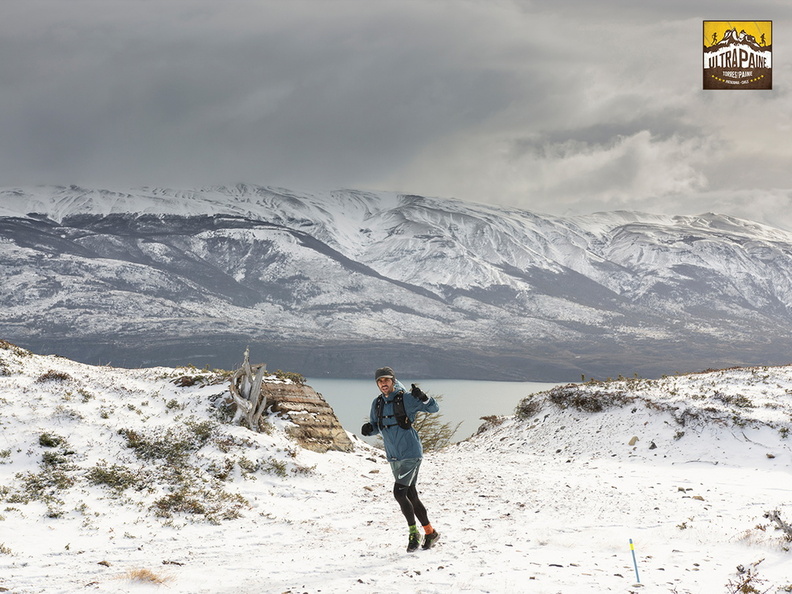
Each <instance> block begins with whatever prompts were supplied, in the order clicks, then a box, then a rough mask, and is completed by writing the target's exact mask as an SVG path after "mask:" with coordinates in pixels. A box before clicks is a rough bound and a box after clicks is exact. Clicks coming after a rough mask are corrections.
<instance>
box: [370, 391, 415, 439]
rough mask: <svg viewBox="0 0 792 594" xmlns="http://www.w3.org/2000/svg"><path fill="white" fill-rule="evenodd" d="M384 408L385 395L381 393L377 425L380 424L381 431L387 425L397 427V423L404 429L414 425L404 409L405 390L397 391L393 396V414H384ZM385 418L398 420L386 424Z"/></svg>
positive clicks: (378, 402)
mask: <svg viewBox="0 0 792 594" xmlns="http://www.w3.org/2000/svg"><path fill="white" fill-rule="evenodd" d="M384 408H385V396H383V395H381V394H380V397H379V398H377V425H378V426H379V429H380V431H382V430H383V429H385V428H386V427H396V426H397V425H398V426H399V427H401V428H402V429H409V428H410V427H412V421H410V418H409V417H408V416H407V412H406V411H405V410H404V392H397V393H396V395H395V396H394V397H393V414H392V415H387V416H385V415H383V414H382V411H383V409H384ZM385 419H395V420H396V422H395V423H392V424H390V425H386V424H385Z"/></svg>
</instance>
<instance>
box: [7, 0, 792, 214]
mask: <svg viewBox="0 0 792 594" xmlns="http://www.w3.org/2000/svg"><path fill="white" fill-rule="evenodd" d="M735 17H736V18H738V19H740V20H745V21H748V20H772V21H773V41H777V43H776V44H774V48H773V63H774V71H773V83H774V84H773V89H772V90H768V91H744V90H743V91H705V90H703V89H702V50H703V42H702V40H703V21H704V20H727V19H730V18H735ZM789 31H792V3H789V2H786V1H784V0H756V1H751V2H732V1H728V0H726V1H725V0H705V1H699V2H691V1H689V0H685V1H682V0H668V1H663V2H660V1H649V2H635V1H634V0H600V1H599V2H596V3H593V2H590V1H589V0H534V1H531V0H421V1H414V0H412V1H411V0H395V1H394V0H378V1H377V2H371V1H369V0H288V1H287V0H282V1H281V0H256V1H252V0H250V1H245V0H239V1H237V0H234V1H228V2H217V1H216V0H70V1H69V2H63V1H62V0H3V3H2V18H0V55H2V56H3V59H2V60H0V84H1V85H2V89H3V91H2V93H0V186H3V187H9V186H31V185H44V184H57V185H69V184H77V185H84V186H88V187H109V188H119V187H121V188H128V187H141V186H167V187H189V188H195V187H202V186H208V185H224V184H235V183H249V184H261V185H271V186H280V187H287V188H290V189H293V190H298V191H301V190H302V191H314V190H333V189H342V188H349V189H363V190H377V191H396V192H405V193H414V194H421V195H427V196H437V197H445V198H459V199H462V200H466V201H472V202H481V203H490V204H496V205H503V206H510V207H517V208H523V209H527V210H531V211H534V212H538V213H544V214H559V215H570V214H587V213H591V212H597V211H608V210H617V209H634V210H643V211H647V212H658V213H666V214H698V213H701V212H710V211H712V212H719V213H725V214H733V215H736V216H743V217H747V218H751V219H754V220H759V221H763V222H769V223H772V224H777V225H779V226H785V227H787V228H790V229H792V215H787V214H786V211H792V209H790V208H789V206H790V204H791V203H792V167H790V166H789V162H790V158H792V142H790V140H789V133H790V128H791V126H790V124H791V123H792V99H791V98H790V73H791V72H792V69H791V68H790V57H791V56H790V51H792V50H790V47H792V46H791V45H790V44H789V43H787V42H786V39H787V32H789Z"/></svg>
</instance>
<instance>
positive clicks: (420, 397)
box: [410, 384, 429, 402]
mask: <svg viewBox="0 0 792 594" xmlns="http://www.w3.org/2000/svg"><path fill="white" fill-rule="evenodd" d="M410 394H412V395H413V396H415V397H416V398H417V399H418V400H420V401H421V402H426V401H427V400H429V396H427V395H426V394H424V391H423V390H421V388H419V387H418V386H416V385H415V384H413V385H412V390H410Z"/></svg>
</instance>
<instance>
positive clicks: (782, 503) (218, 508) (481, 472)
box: [0, 342, 792, 594]
mask: <svg viewBox="0 0 792 594" xmlns="http://www.w3.org/2000/svg"><path fill="white" fill-rule="evenodd" d="M183 376H186V377H191V378H195V379H196V380H197V381H196V383H195V385H192V386H186V387H180V386H179V385H177V384H176V383H174V380H175V379H177V378H180V377H183ZM215 377H216V373H215V372H209V371H206V370H197V369H194V368H179V369H171V368H164V367H157V368H150V369H137V370H125V369H117V368H112V367H93V366H88V365H83V364H79V363H76V362H72V361H69V360H67V359H63V358H59V357H50V356H39V355H34V354H30V353H28V352H27V351H24V350H22V349H18V348H16V347H13V346H12V345H10V344H8V343H2V342H0V411H1V412H0V591H10V592H14V593H18V594H29V593H38V592H46V593H55V592H63V593H66V592H69V593H73V592H83V591H84V592H122V593H125V592H130V593H142V592H168V593H181V592H184V593H192V594H194V593H203V592H205V593H210V592H211V593H229V594H230V593H235V594H236V593H248V592H251V593H252V592H273V593H285V592H289V593H293V594H296V593H298V592H300V593H302V592H309V593H312V594H313V593H317V592H325V593H343V592H355V593H358V592H359V593H363V592H365V593H372V592H420V593H425V594H430V593H438V594H439V593H443V594H445V593H448V592H509V593H511V592H531V593H548V594H549V593H553V594H555V593H558V592H562V593H577V592H663V593H666V592H676V593H705V594H708V593H712V592H724V591H730V592H733V591H734V588H732V589H731V590H727V588H726V585H727V584H728V583H730V582H731V583H732V584H737V583H739V580H745V579H747V578H746V576H747V575H749V574H748V573H743V574H738V570H737V567H738V566H742V567H743V568H744V569H745V571H746V572H749V571H750V572H752V573H753V574H754V575H756V576H757V577H756V578H754V579H755V580H756V579H758V580H765V581H764V582H761V583H760V582H758V581H754V582H753V585H754V586H757V587H758V591H765V590H766V589H767V590H768V591H770V592H774V593H775V592H788V591H790V589H792V569H790V568H792V564H790V561H791V560H792V553H791V552H790V551H789V549H790V546H791V544H792V543H790V542H789V540H786V539H785V538H784V536H783V533H782V532H781V531H780V530H776V529H775V526H774V525H773V524H772V523H771V522H770V521H769V520H768V519H766V518H765V517H764V514H765V513H767V512H769V511H772V510H778V511H779V512H780V515H781V518H783V519H784V520H786V521H787V522H789V521H790V520H792V503H790V501H791V500H792V497H791V496H792V477H791V475H790V471H792V447H791V446H790V440H789V438H787V435H788V433H789V429H790V428H791V427H790V425H792V396H790V394H792V367H767V368H764V367H761V368H748V369H731V370H721V371H712V372H708V373H702V374H695V375H685V376H674V377H667V378H662V379H660V380H652V381H650V380H639V379H631V380H628V379H619V380H617V381H609V382H587V383H585V384H575V385H572V386H568V387H558V388H556V389H554V390H552V391H550V392H545V393H541V394H537V395H534V396H532V397H531V398H529V399H527V400H526V401H524V402H523V404H521V406H520V407H518V411H519V413H520V414H519V415H516V416H509V417H499V418H495V419H493V420H492V421H491V422H489V423H488V425H487V426H486V428H485V429H484V430H483V431H482V432H480V433H479V434H478V435H476V436H473V437H471V438H470V439H468V440H466V441H463V442H461V443H459V444H455V445H452V446H449V447H448V448H446V449H444V450H442V451H439V452H428V453H427V454H426V457H425V459H424V463H423V466H422V467H421V478H420V480H419V490H420V491H421V497H422V499H423V501H424V502H425V504H426V505H427V508H428V510H429V514H430V519H431V521H432V524H433V525H434V526H435V528H436V529H437V530H438V531H439V532H440V534H441V539H440V541H439V542H438V544H437V546H436V547H435V548H433V549H431V550H428V551H422V550H419V551H417V552H416V553H412V554H410V553H407V552H406V551H405V547H406V543H407V530H406V525H404V520H403V518H402V516H401V514H400V513H399V511H398V508H397V505H396V503H395V501H394V500H393V497H392V494H391V488H392V477H391V475H390V472H389V469H388V466H387V464H386V462H385V460H384V459H383V457H382V455H381V453H380V451H379V450H377V449H376V448H373V447H371V446H368V445H367V444H365V443H363V442H362V441H357V440H356V448H355V450H354V451H353V452H350V453H342V452H328V453H324V454H320V453H315V452H310V451H307V450H304V449H301V448H300V447H298V446H297V445H296V444H295V443H294V442H291V441H289V439H288V438H287V437H286V435H285V432H284V427H285V424H286V422H285V421H284V420H283V419H279V418H277V417H270V430H269V432H267V433H261V434H256V433H253V432H251V431H248V430H247V429H244V428H242V427H238V426H233V425H231V424H229V423H227V422H224V421H223V418H222V416H221V415H220V414H219V410H220V408H218V403H220V402H222V400H223V398H224V395H225V393H226V391H227V388H226V384H225V383H224V382H222V381H220V382H219V383H213V378H215ZM270 379H271V380H272V381H276V380H275V378H270ZM187 383H189V382H187ZM592 395H593V396H592ZM213 403H214V404H213ZM597 403H599V404H603V405H604V410H602V411H597V412H593V409H594V408H597V406H599V404H597ZM368 405H369V403H368V402H361V403H360V406H361V409H362V410H367V409H368ZM209 429H211V432H210V433H208V431H209ZM168 431H170V433H167V432H168ZM132 435H137V436H146V435H148V436H149V437H151V436H152V435H159V436H162V435H167V436H168V437H169V439H165V440H160V441H159V442H157V443H156V444H154V442H153V441H151V440H150V442H149V445H150V446H152V447H153V445H152V444H154V445H156V446H157V447H159V448H167V447H169V446H174V447H175V446H176V445H178V444H182V445H183V446H184V449H183V450H182V451H181V453H179V455H176V453H172V454H173V456H172V457H171V458H167V456H170V455H171V454H165V453H162V452H159V454H156V452H155V454H156V455H155V454H152V451H153V450H152V451H148V454H149V457H148V458H145V457H141V456H140V455H136V454H135V451H137V450H135V449H134V448H132V447H130V445H129V444H130V443H131V440H129V439H127V437H128V436H132ZM186 435H187V436H190V437H191V439H193V440H195V439H198V437H199V436H201V435H202V436H203V440H199V442H198V443H196V442H195V441H193V442H189V443H188V441H189V440H187V441H184V439H183V438H184V437H185V436H186ZM42 436H45V437H46V438H45V437H42ZM125 436H127V437H125ZM48 440H49V441H48ZM53 440H54V441H53ZM58 440H60V442H58ZM47 444H48V445H47ZM631 444H632V445H631ZM184 450H186V453H185V451H184ZM140 452H146V450H142V449H141V450H140ZM140 452H139V453H140ZM174 452H175V450H174ZM182 454H183V455H182ZM157 456H160V457H157ZM47 461H48V462H47ZM47 464H49V465H48V466H46V465H47ZM45 466H46V468H45ZM114 467H115V468H116V470H117V469H118V468H121V467H123V468H126V469H128V471H130V472H131V473H132V478H130V480H132V479H134V480H135V481H136V482H134V485H135V486H133V487H129V488H126V489H123V490H115V489H113V488H111V487H110V486H108V485H107V484H101V483H99V484H92V483H91V482H90V481H89V480H88V478H87V477H88V476H90V473H91V471H92V470H93V471H94V472H95V471H96V469H97V468H104V469H105V470H107V469H112V468H114ZM179 470H181V471H183V474H182V475H179V473H178V472H177V471H179ZM221 475H222V476H221ZM54 476H61V477H62V478H63V477H64V476H65V477H71V478H72V479H73V480H74V483H73V484H72V486H70V487H58V488H56V487H53V486H52V485H50V486H49V487H44V488H42V485H41V482H40V481H43V480H45V479H46V478H47V477H49V478H52V477H54ZM118 476H121V474H118ZM188 476H192V479H193V482H192V483H190V479H189V478H187V477H188ZM174 477H175V478H174ZM34 479H37V480H38V481H39V482H38V483H37V482H36V480H34ZM180 481H181V482H180ZM185 484H191V487H190V489H193V491H192V493H193V495H196V494H197V495H201V494H202V495H203V499H199V500H198V501H193V504H194V505H195V506H197V503H203V504H205V508H206V510H210V511H207V512H206V513H203V514H202V513H188V512H186V511H174V509H173V508H171V509H166V510H164V514H163V515H160V516H158V515H157V514H156V513H155V509H156V508H155V509H152V505H153V504H154V503H155V502H157V501H159V502H162V501H165V500H166V498H167V496H168V495H169V494H172V493H182V494H183V493H184V491H183V490H180V489H181V487H183V486H184V485H185ZM37 489H38V490H37ZM188 490H189V489H188ZM219 494H224V496H223V497H220V496H219ZM25 495H26V496H27V500H26V498H25ZM239 496H241V498H243V499H244V501H243V500H242V499H239ZM196 498H197V497H196ZM193 511H195V509H194V508H193ZM224 514H225V515H227V516H229V519H223V518H222V516H223V515H224ZM237 515H238V517H234V516H237ZM631 539H632V541H633V542H634V543H635V558H636V565H637V570H638V575H636V567H635V566H634V565H633V560H632V556H631V551H630V544H629V543H630V540H631ZM757 563H758V564H757ZM753 564H757V565H755V566H753ZM639 580H640V581H639ZM759 586H761V587H759ZM745 591H749V590H745Z"/></svg>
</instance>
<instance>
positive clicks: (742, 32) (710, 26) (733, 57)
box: [704, 21, 773, 90]
mask: <svg viewBox="0 0 792 594" xmlns="http://www.w3.org/2000/svg"><path fill="white" fill-rule="evenodd" d="M772 88H773V21H704V89H705V90H709V89H772Z"/></svg>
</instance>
